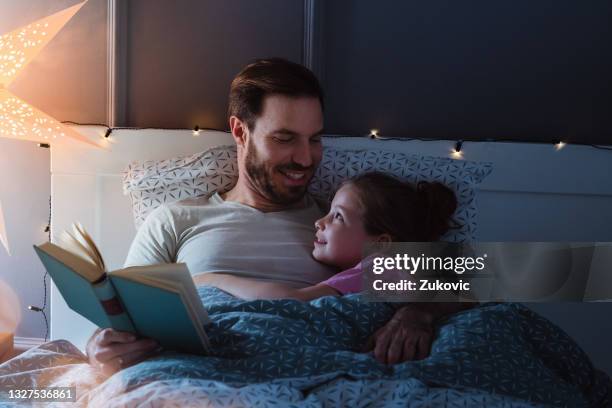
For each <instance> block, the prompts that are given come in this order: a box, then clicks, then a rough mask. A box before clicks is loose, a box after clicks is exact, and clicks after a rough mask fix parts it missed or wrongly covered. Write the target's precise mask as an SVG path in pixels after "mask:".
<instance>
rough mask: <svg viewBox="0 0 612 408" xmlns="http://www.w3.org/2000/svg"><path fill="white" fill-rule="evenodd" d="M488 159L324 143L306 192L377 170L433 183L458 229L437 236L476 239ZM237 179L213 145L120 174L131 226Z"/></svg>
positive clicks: (230, 160) (327, 189)
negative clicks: (443, 189) (449, 198)
mask: <svg viewBox="0 0 612 408" xmlns="http://www.w3.org/2000/svg"><path fill="white" fill-rule="evenodd" d="M492 168H493V166H492V163H487V162H474V161H467V160H454V159H451V158H446V157H433V156H423V155H417V154H407V153H401V152H389V151H383V150H375V149H360V150H355V149H339V148H336V147H326V148H325V149H324V152H323V158H322V160H321V164H320V165H319V168H318V169H317V171H316V173H315V175H314V177H313V179H312V181H311V183H310V186H309V188H308V190H309V192H310V194H312V195H313V196H314V197H315V198H317V199H319V200H324V201H331V198H333V195H334V193H335V191H336V189H337V188H338V186H339V185H340V183H342V181H344V180H346V179H348V178H351V177H354V176H356V175H358V174H361V173H365V172H369V171H382V172H385V173H389V174H392V175H394V176H396V177H398V178H401V179H403V180H407V181H411V182H418V181H421V180H425V181H439V182H441V183H444V184H446V185H447V186H449V187H450V188H451V189H453V191H455V194H456V195H457V201H458V207H457V210H456V211H455V214H454V219H455V220H456V221H458V222H459V223H460V225H461V228H459V229H454V230H450V231H449V232H447V233H446V234H445V235H444V236H443V237H442V240H444V241H448V242H466V241H475V240H476V227H477V225H476V215H477V207H476V188H477V186H478V185H479V184H480V183H481V182H482V181H483V180H484V179H485V178H486V177H487V176H488V175H489V174H490V173H491V171H492ZM237 179H238V165H237V162H236V146H218V147H213V148H211V149H209V150H206V151H204V152H201V153H196V154H194V155H191V156H180V157H175V158H170V159H165V160H156V161H155V160H154V161H145V162H133V163H131V164H130V165H129V166H128V168H127V169H126V170H125V171H124V173H123V191H124V193H125V194H129V195H130V198H131V201H132V212H133V216H134V223H135V225H136V228H138V227H140V225H141V224H142V222H143V221H144V220H145V218H146V217H147V215H148V214H149V213H150V212H151V211H153V210H154V209H155V208H157V207H158V206H160V205H161V204H164V203H169V202H173V201H178V200H182V199H185V198H191V197H196V196H201V195H209V194H212V193H213V192H215V191H218V192H220V193H222V192H225V191H227V190H229V189H231V188H232V187H233V186H234V185H235V184H236V180H237Z"/></svg>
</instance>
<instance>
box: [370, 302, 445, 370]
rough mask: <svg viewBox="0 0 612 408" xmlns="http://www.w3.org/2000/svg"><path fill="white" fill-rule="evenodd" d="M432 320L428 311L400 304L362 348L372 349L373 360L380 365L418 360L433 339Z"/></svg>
mask: <svg viewBox="0 0 612 408" xmlns="http://www.w3.org/2000/svg"><path fill="white" fill-rule="evenodd" d="M433 321H434V316H433V315H432V314H431V313H428V312H425V311H423V310H418V309H416V308H413V307H411V306H410V305H408V306H404V307H402V308H400V309H398V310H397V311H396V312H395V315H394V316H393V318H392V319H391V320H389V322H387V324H385V325H384V326H383V327H381V328H380V329H378V330H377V331H376V333H374V334H373V335H372V336H371V337H370V339H369V340H368V343H367V344H366V347H365V350H364V351H366V352H367V351H371V350H374V357H375V358H376V360H378V361H380V362H381V363H384V364H396V363H401V362H404V361H407V360H422V359H424V358H426V357H427V356H429V351H430V348H431V343H432V342H433V339H434V327H433Z"/></svg>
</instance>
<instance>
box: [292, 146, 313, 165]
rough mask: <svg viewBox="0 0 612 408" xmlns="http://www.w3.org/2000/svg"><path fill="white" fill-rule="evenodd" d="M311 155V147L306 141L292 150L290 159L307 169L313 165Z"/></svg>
mask: <svg viewBox="0 0 612 408" xmlns="http://www.w3.org/2000/svg"><path fill="white" fill-rule="evenodd" d="M312 155H313V152H312V147H311V146H310V143H309V142H308V141H306V142H305V143H300V144H299V145H297V146H295V148H294V150H293V157H292V158H291V159H292V160H293V162H294V163H297V164H299V165H300V166H302V167H306V168H307V167H310V166H312V164H313V160H312Z"/></svg>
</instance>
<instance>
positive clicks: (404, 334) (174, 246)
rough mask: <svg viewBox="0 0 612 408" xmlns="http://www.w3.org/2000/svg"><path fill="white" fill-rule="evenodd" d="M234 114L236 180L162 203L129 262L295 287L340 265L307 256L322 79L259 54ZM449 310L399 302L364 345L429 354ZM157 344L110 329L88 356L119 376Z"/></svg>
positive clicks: (379, 351)
mask: <svg viewBox="0 0 612 408" xmlns="http://www.w3.org/2000/svg"><path fill="white" fill-rule="evenodd" d="M228 116H229V125H230V129H231V132H232V135H233V136H234V140H235V142H236V145H237V151H238V171H239V177H238V181H237V184H236V186H235V187H234V188H233V189H231V190H230V191H228V192H227V193H225V194H223V195H219V194H214V195H212V196H211V197H206V198H196V199H190V200H184V201H182V202H179V203H176V204H171V205H165V206H161V207H159V208H158V209H156V210H155V211H154V212H152V213H151V214H150V215H149V217H147V220H146V221H145V223H144V224H143V225H142V226H141V228H140V229H139V231H138V234H137V236H136V238H135V239H134V242H133V243H132V246H131V248H130V251H129V254H128V257H127V260H126V266H132V265H145V264H155V263H169V262H184V263H186V264H187V266H188V267H189V270H190V271H192V273H193V274H194V280H195V281H196V283H197V281H198V277H197V275H198V274H199V273H208V272H224V273H231V274H235V275H239V276H244V277H251V278H257V279H265V280H271V281H276V282H283V283H289V284H291V285H293V286H295V287H303V286H307V285H314V284H316V283H318V282H321V281H323V280H325V279H327V278H328V277H330V276H331V275H332V274H333V273H335V272H336V271H334V270H331V269H329V267H327V266H325V265H323V264H320V263H318V262H316V261H314V259H313V258H312V256H311V255H310V254H311V252H312V245H313V237H314V222H315V221H316V220H317V219H318V218H320V217H321V215H322V212H321V210H320V209H319V208H318V207H317V206H316V204H315V203H314V202H313V200H312V199H311V198H310V197H309V196H308V195H307V194H306V188H307V186H308V183H309V182H310V180H311V178H312V176H313V174H314V172H315V170H316V168H317V166H318V164H319V162H320V161H321V156H322V146H321V133H322V132H323V92H322V90H321V87H320V85H319V82H318V80H317V78H316V77H315V76H314V74H313V73H312V72H310V71H309V70H308V69H306V68H305V67H303V66H301V65H298V64H295V63H291V62H289V61H285V60H281V59H269V60H259V61H257V62H255V63H253V64H250V65H248V66H247V67H245V68H244V69H243V70H242V71H241V72H240V73H239V74H238V76H237V77H236V78H235V79H234V80H233V82H232V85H231V89H230V98H229V109H228ZM451 309H454V307H452V306H451ZM448 311H449V309H448V307H444V306H439V305H438V306H436V305H434V306H431V305H423V306H421V307H417V306H406V307H403V308H400V309H398V311H397V312H396V314H395V316H394V317H393V319H392V320H391V321H390V322H389V323H388V324H387V325H385V326H383V327H382V328H381V329H380V330H378V332H377V333H375V334H374V335H373V336H372V339H371V341H370V343H369V345H368V347H369V348H373V349H374V355H375V356H376V358H377V359H379V360H380V361H382V362H386V363H396V362H399V361H404V360H407V359H421V358H425V357H427V355H428V354H429V347H430V344H431V341H432V338H433V329H432V323H433V320H434V319H435V318H436V317H438V316H441V315H444V314H445V313H447V312H448ZM156 349H157V345H156V343H155V342H154V341H152V340H148V339H136V338H135V337H134V336H133V335H131V334H129V333H123V332H117V331H113V330H111V329H105V330H101V331H100V330H99V331H97V332H96V333H94V335H93V336H92V338H91V339H90V341H89V343H88V346H87V354H88V356H89V360H90V362H91V364H93V365H96V366H98V367H100V368H102V369H103V370H104V371H107V372H113V371H116V370H118V369H121V368H123V367H127V366H129V365H132V364H134V363H136V362H138V361H141V360H143V359H145V358H147V357H148V356H150V355H152V354H153V353H155V351H156Z"/></svg>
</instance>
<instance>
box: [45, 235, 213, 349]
mask: <svg viewBox="0 0 612 408" xmlns="http://www.w3.org/2000/svg"><path fill="white" fill-rule="evenodd" d="M34 250H35V251H36V253H37V254H38V256H39V257H40V260H41V261H42V263H43V264H44V266H45V268H46V269H47V271H48V272H49V275H50V276H51V278H52V279H53V282H54V283H55V285H56V286H57V288H58V289H59V291H60V293H61V294H62V296H63V297H64V300H65V301H66V303H67V304H68V306H69V307H70V308H71V309H72V310H74V311H75V312H77V313H79V314H80V315H82V316H84V317H85V318H87V319H88V320H90V321H91V322H93V323H94V324H96V325H98V326H99V327H101V328H107V327H111V328H113V329H116V330H122V331H128V332H132V333H135V334H137V335H140V336H143V337H150V338H153V339H155V340H157V341H158V342H159V344H160V345H161V346H162V347H164V348H166V349H172V350H180V351H185V352H189V353H198V354H203V353H206V352H207V351H208V349H209V344H208V337H207V336H206V332H205V330H204V326H205V325H206V324H208V323H209V322H210V320H209V319H208V315H207V313H206V310H205V309H204V307H203V305H202V302H201V300H200V297H199V296H198V293H197V291H196V288H195V285H194V283H193V279H192V278H191V275H190V274H189V270H188V269H187V266H186V265H185V264H182V263H181V264H161V265H152V266H137V267H130V268H125V269H119V270H116V271H113V272H107V271H106V268H105V266H104V261H103V259H102V255H101V254H100V251H98V248H97V247H96V245H95V244H94V242H93V240H92V239H91V237H90V236H89V234H87V232H85V230H84V229H83V227H82V226H81V225H80V224H73V226H72V232H67V231H64V232H63V233H62V235H61V237H60V239H59V242H58V244H57V245H56V244H53V243H50V242H47V243H44V244H42V245H38V246H34Z"/></svg>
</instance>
